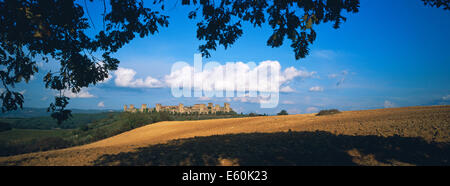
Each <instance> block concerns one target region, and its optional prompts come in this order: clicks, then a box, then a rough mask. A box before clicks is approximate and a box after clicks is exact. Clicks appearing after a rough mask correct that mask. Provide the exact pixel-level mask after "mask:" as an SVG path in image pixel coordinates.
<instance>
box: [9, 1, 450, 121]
mask: <svg viewBox="0 0 450 186" xmlns="http://www.w3.org/2000/svg"><path fill="white" fill-rule="evenodd" d="M89 1H90V2H92V1H93V0H89ZM98 1H99V2H101V3H102V4H103V12H100V13H101V15H102V17H103V24H102V26H100V28H97V27H96V26H95V25H94V24H93V21H92V19H91V15H90V12H89V10H88V8H87V0H84V1H75V0H72V1H71V0H54V1H36V0H0V22H1V27H0V65H1V66H2V69H1V70H0V78H1V84H2V86H3V87H4V89H5V90H4V91H3V92H2V93H1V94H0V99H1V100H2V112H6V111H11V110H16V109H18V108H22V107H23V102H24V98H23V95H22V94H21V93H20V92H17V91H14V90H13V88H14V87H15V85H16V84H17V83H20V82H22V81H25V82H27V83H28V81H29V80H30V79H31V78H32V77H33V75H34V74H35V73H37V72H38V71H39V66H38V65H37V62H38V61H43V62H45V63H49V62H53V63H57V64H58V66H59V70H58V71H48V72H46V75H45V77H44V82H45V86H46V88H50V89H53V90H56V91H57V92H59V94H58V95H56V96H55V100H54V102H53V103H51V104H50V106H49V107H48V111H49V112H53V113H52V117H53V118H55V119H57V121H58V124H61V123H62V121H64V120H66V119H68V118H69V117H71V111H70V110H67V109H66V107H67V105H68V104H69V98H68V97H67V96H65V94H64V92H65V91H71V92H72V93H78V92H80V91H81V88H83V87H88V86H90V85H95V84H97V83H99V82H101V81H103V80H104V79H106V78H108V74H109V72H110V71H114V70H116V69H117V67H118V64H119V62H120V61H119V60H118V59H116V58H114V57H112V56H111V55H112V54H113V53H115V52H117V51H118V50H119V49H120V48H122V47H123V46H124V45H125V44H127V43H129V42H130V41H132V40H133V39H134V38H136V37H137V36H139V37H141V38H142V37H146V36H148V35H153V34H155V33H157V32H159V31H160V28H163V27H167V26H168V24H169V21H168V19H169V17H168V16H166V15H163V14H162V13H161V12H162V11H163V10H164V9H165V4H166V2H168V1H163V0H154V1H151V2H150V3H148V4H146V5H147V6H144V1H138V0H110V1H109V2H108V3H107V1H106V0H98ZM423 1H424V2H425V4H428V5H431V6H436V7H441V6H443V7H444V9H448V4H449V3H448V0H423ZM171 2H173V1H171ZM177 2H178V1H177ZM80 3H83V4H84V5H85V6H84V7H83V6H82V5H81V4H80ZM181 5H182V6H189V7H192V8H193V10H192V11H191V12H190V13H189V15H188V18H190V19H197V20H198V23H197V39H199V40H201V41H204V42H205V43H204V44H201V45H200V46H199V48H198V50H199V51H200V52H201V53H202V54H203V56H205V57H210V56H211V54H210V51H211V50H216V48H217V46H218V45H222V46H223V47H224V48H225V49H227V48H228V47H229V46H231V45H232V44H234V43H235V41H236V40H237V39H238V38H239V37H240V36H242V34H243V30H242V23H244V22H248V23H250V24H251V25H253V26H254V27H261V25H262V24H263V23H266V21H267V23H268V24H269V25H270V27H271V29H272V31H273V33H272V34H271V35H270V36H269V39H268V40H267V45H268V46H271V47H280V46H281V45H283V43H284V40H285V38H287V39H289V40H290V41H291V44H290V46H291V47H292V49H293V51H294V55H295V59H301V58H304V57H305V56H306V55H308V53H309V45H310V44H312V43H313V42H314V41H315V39H316V36H317V34H316V32H315V30H314V26H315V25H318V24H321V23H327V22H331V23H333V27H334V28H339V26H340V24H341V23H342V22H344V21H346V18H345V17H344V16H343V15H342V13H343V12H344V11H346V12H351V13H356V12H358V10H359V0H302V1H298V0H274V1H270V2H266V1H262V0H261V1H256V0H239V1H232V0H220V1H217V0H182V1H181ZM107 10H108V11H107ZM97 26H98V25H97ZM91 28H94V29H91ZM93 31H94V33H93V34H88V33H92V32H93ZM3 67H5V68H3Z"/></svg>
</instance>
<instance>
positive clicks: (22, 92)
mask: <svg viewBox="0 0 450 186" xmlns="http://www.w3.org/2000/svg"><path fill="white" fill-rule="evenodd" d="M25 92H27V90H22V91H19V93H21V94H22V95H24V94H25Z"/></svg>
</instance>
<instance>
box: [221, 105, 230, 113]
mask: <svg viewBox="0 0 450 186" xmlns="http://www.w3.org/2000/svg"><path fill="white" fill-rule="evenodd" d="M223 106H224V110H225V112H230V111H231V109H230V104H229V103H224V104H223Z"/></svg>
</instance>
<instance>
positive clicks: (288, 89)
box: [280, 86, 295, 92]
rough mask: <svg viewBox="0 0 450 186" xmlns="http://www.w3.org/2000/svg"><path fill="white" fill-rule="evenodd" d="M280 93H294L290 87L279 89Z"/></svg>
mask: <svg viewBox="0 0 450 186" xmlns="http://www.w3.org/2000/svg"><path fill="white" fill-rule="evenodd" d="M280 92H295V90H294V89H293V88H291V87H290V86H285V87H281V89H280Z"/></svg>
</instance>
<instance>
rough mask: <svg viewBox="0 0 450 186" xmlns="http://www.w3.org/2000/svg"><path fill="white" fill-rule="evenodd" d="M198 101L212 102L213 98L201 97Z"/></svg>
mask: <svg viewBox="0 0 450 186" xmlns="http://www.w3.org/2000/svg"><path fill="white" fill-rule="evenodd" d="M198 100H200V101H209V100H211V98H210V97H205V96H203V97H199V98H198Z"/></svg>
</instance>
